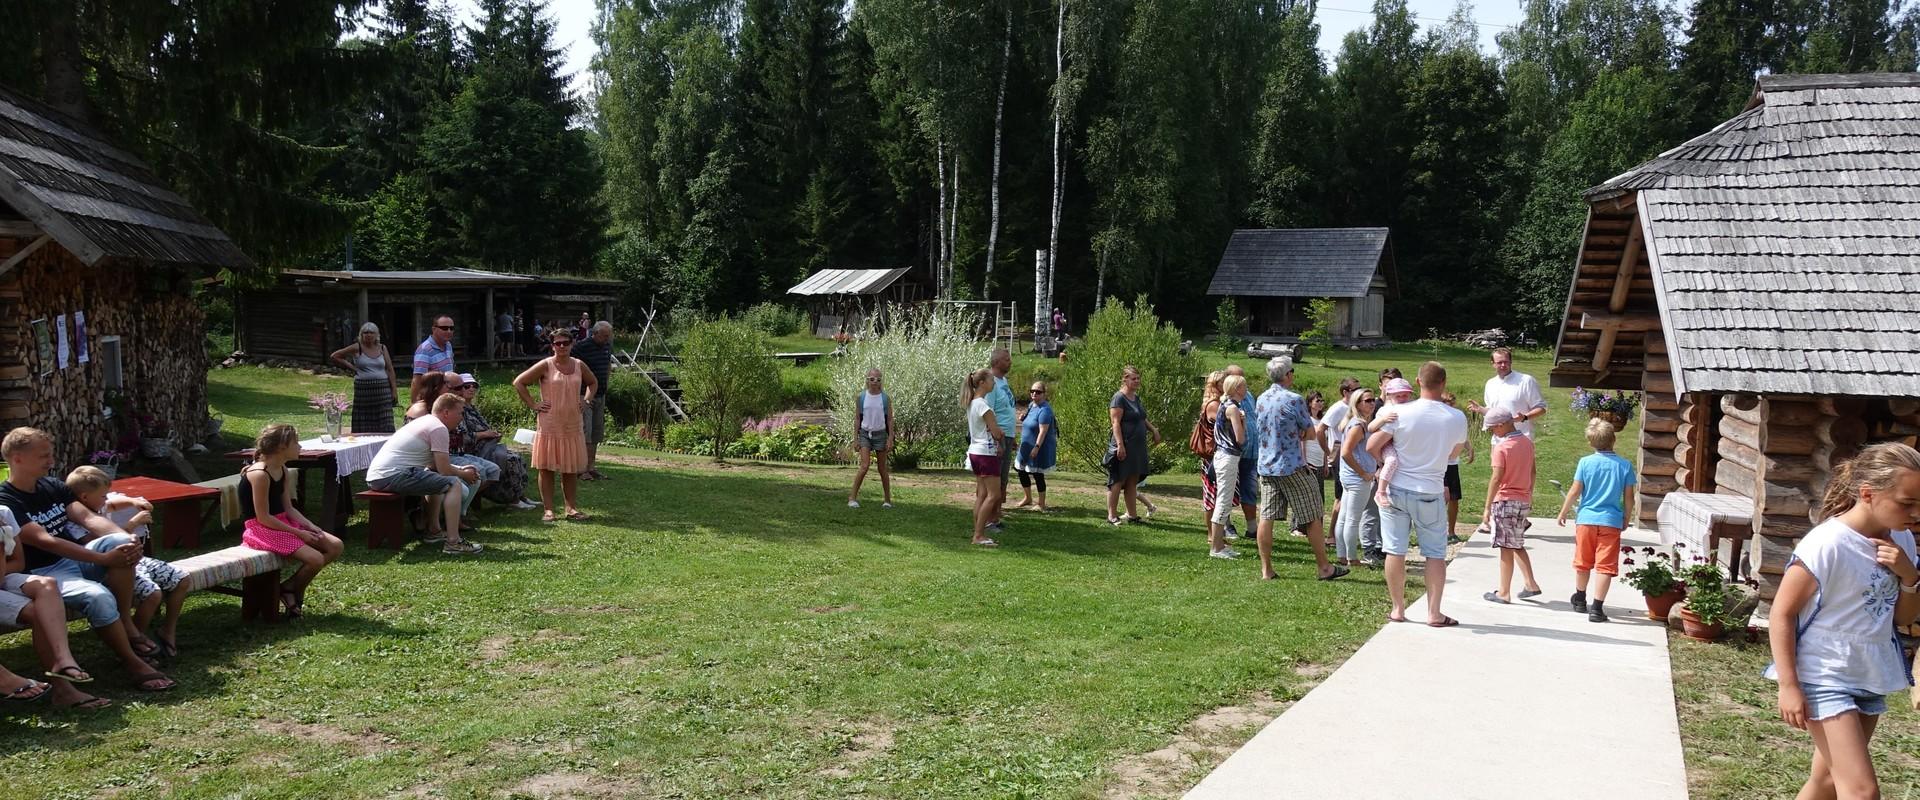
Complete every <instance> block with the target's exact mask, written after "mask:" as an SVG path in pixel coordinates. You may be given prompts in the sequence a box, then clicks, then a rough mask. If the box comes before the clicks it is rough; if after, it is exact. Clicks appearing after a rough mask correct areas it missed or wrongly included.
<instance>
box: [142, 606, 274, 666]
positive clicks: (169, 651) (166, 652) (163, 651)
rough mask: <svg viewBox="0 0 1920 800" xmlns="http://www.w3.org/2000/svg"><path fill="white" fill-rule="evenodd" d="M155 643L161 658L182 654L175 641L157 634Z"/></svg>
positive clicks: (154, 638) (154, 639)
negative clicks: (158, 647) (158, 646)
mask: <svg viewBox="0 0 1920 800" xmlns="http://www.w3.org/2000/svg"><path fill="white" fill-rule="evenodd" d="M306 604H307V601H306V600H305V599H304V598H303V599H301V601H300V605H302V606H304V605H306ZM153 643H154V644H157V645H160V657H161V658H177V657H179V655H180V648H179V647H177V646H175V645H174V643H173V642H170V641H168V640H166V639H162V638H160V637H158V636H155V637H153Z"/></svg>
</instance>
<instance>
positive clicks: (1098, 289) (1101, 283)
mask: <svg viewBox="0 0 1920 800" xmlns="http://www.w3.org/2000/svg"><path fill="white" fill-rule="evenodd" d="M1106 303H1107V248H1105V247H1102V248H1100V274H1099V276H1097V277H1095V278H1094V280H1093V310H1094V313H1099V311H1100V309H1101V307H1102V306H1105V305H1106Z"/></svg>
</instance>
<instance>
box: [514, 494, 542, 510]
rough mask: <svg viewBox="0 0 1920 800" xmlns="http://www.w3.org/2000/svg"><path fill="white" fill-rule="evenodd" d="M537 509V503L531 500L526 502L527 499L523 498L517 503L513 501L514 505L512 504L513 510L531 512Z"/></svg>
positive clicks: (538, 505)
mask: <svg viewBox="0 0 1920 800" xmlns="http://www.w3.org/2000/svg"><path fill="white" fill-rule="evenodd" d="M539 507H540V504H539V503H536V502H534V501H532V500H528V499H527V498H524V497H522V498H520V499H519V500H517V501H514V504H513V508H515V509H518V510H520V511H531V510H533V509H536V508H539Z"/></svg>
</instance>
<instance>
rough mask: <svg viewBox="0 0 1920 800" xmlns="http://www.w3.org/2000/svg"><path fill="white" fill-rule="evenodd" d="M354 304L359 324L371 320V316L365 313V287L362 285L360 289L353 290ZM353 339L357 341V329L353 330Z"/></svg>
mask: <svg viewBox="0 0 1920 800" xmlns="http://www.w3.org/2000/svg"><path fill="white" fill-rule="evenodd" d="M354 305H355V307H356V308H357V309H358V310H359V313H360V324H361V325H365V324H367V323H369V322H372V321H373V316H372V315H371V314H369V313H367V287H365V286H362V287H360V291H358V292H354ZM354 341H359V332H358V331H357V330H356V331H355V332H354Z"/></svg>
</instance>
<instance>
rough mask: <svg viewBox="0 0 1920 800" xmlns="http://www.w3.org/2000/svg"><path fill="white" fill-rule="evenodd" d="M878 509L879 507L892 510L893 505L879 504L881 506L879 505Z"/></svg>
mask: <svg viewBox="0 0 1920 800" xmlns="http://www.w3.org/2000/svg"><path fill="white" fill-rule="evenodd" d="M880 507H881V508H893V504H892V503H881V504H880Z"/></svg>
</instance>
